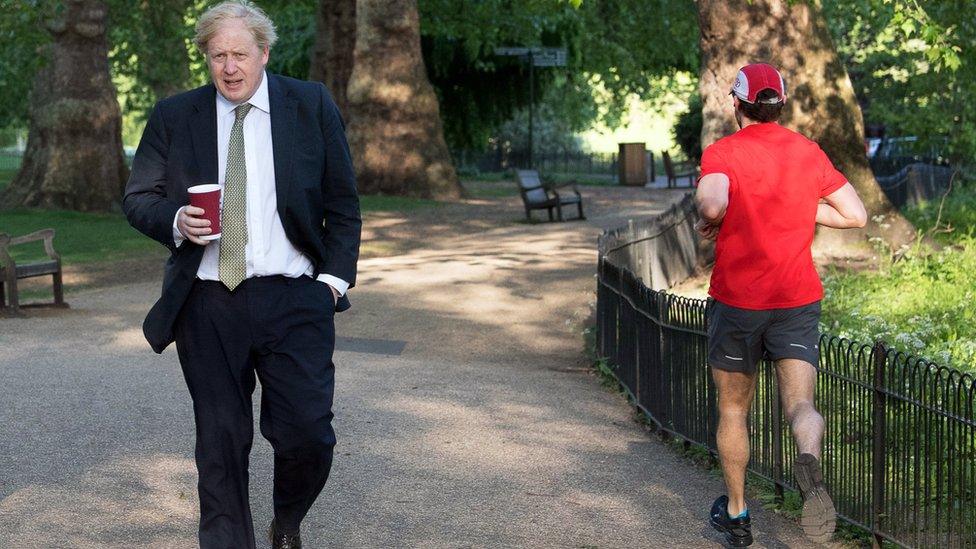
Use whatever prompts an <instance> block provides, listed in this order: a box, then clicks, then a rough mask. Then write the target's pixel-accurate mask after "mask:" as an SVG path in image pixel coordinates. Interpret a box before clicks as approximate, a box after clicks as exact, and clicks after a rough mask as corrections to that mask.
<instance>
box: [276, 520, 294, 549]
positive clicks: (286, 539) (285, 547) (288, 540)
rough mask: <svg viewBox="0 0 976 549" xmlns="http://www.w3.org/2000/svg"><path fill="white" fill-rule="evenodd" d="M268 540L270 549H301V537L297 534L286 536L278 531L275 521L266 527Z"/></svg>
mask: <svg viewBox="0 0 976 549" xmlns="http://www.w3.org/2000/svg"><path fill="white" fill-rule="evenodd" d="M268 539H270V540H271V548H272V549H302V536H301V534H300V533H299V532H295V533H294V534H287V533H285V532H281V531H279V530H278V527H277V524H275V521H273V520H272V521H271V526H269V527H268Z"/></svg>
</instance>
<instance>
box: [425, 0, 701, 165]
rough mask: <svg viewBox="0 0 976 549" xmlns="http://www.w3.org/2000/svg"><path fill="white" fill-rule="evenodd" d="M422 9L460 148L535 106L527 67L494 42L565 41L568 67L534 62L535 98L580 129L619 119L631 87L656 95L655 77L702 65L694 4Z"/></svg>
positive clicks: (623, 1) (488, 2)
mask: <svg viewBox="0 0 976 549" xmlns="http://www.w3.org/2000/svg"><path fill="white" fill-rule="evenodd" d="M420 11H421V34H422V35H423V45H424V55H425V62H426V64H427V71H428V74H429V75H430V78H431V81H432V83H433V84H434V86H435V87H436V88H437V90H438V95H439V98H440V99H441V111H442V115H443V116H442V118H443V119H444V124H445V135H446V138H447V140H448V143H449V145H450V146H451V147H452V148H483V147H485V146H486V145H487V144H488V139H489V138H490V137H491V136H492V135H493V134H494V132H495V131H496V130H497V129H498V128H499V127H500V125H501V124H502V123H504V122H505V121H507V120H510V119H511V118H512V117H513V116H514V115H516V113H518V112H521V111H525V110H527V109H526V106H527V104H528V101H529V85H528V81H527V80H528V76H529V74H528V73H529V71H528V68H527V67H526V66H525V64H524V63H522V62H521V61H519V60H518V59H517V58H505V57H498V56H496V55H495V54H494V51H495V48H496V47H502V46H529V47H534V46H545V47H565V48H566V49H567V57H568V58H567V67H565V68H560V67H549V68H542V69H538V70H536V71H535V86H536V98H537V101H540V102H543V101H544V102H545V103H546V104H547V105H548V106H549V110H550V112H551V113H552V116H553V119H558V120H559V121H560V124H562V125H564V126H566V127H567V128H570V129H573V130H579V129H582V128H584V127H586V126H588V125H589V124H590V123H592V122H593V121H594V120H601V121H604V122H607V123H608V125H616V123H617V122H619V120H620V117H621V116H622V115H623V114H624V113H626V110H627V99H628V96H629V95H630V94H633V93H636V94H638V95H644V96H646V95H649V94H653V93H657V91H658V89H657V88H656V87H654V86H653V85H652V78H653V77H656V76H660V75H662V74H663V75H669V74H674V73H676V72H678V71H682V70H687V71H692V72H697V63H698V43H697V41H698V28H697V15H696V12H695V8H694V6H693V5H692V4H691V3H689V2H673V1H666V0H653V1H648V0H603V1H600V2H596V1H585V0H584V1H575V2H567V1H565V0H528V1H525V2H519V3H512V2H510V1H508V0H484V1H481V2H467V1H464V0H427V1H422V2H421V3H420ZM649 37H654V38H653V39H649ZM598 86H599V87H600V88H602V89H603V90H604V91H605V93H604V94H602V96H601V95H600V94H596V93H594V90H595V89H596V88H597V87H598ZM523 116H524V115H523Z"/></svg>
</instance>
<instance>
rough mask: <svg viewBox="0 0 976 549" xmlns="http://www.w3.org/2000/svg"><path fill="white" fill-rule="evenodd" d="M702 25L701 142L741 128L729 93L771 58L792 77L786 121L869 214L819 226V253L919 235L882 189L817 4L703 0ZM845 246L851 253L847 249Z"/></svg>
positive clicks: (907, 239)
mask: <svg viewBox="0 0 976 549" xmlns="http://www.w3.org/2000/svg"><path fill="white" fill-rule="evenodd" d="M696 3H697V6H698V18H699V26H700V29H701V37H700V44H701V56H702V59H701V78H700V80H699V82H700V84H699V86H700V88H699V91H700V92H701V96H702V99H703V104H704V106H703V113H702V114H703V125H702V146H703V147H706V146H708V145H709V144H711V143H713V142H714V141H715V140H717V139H719V138H721V137H723V136H726V135H729V134H731V133H733V132H734V131H735V130H736V129H737V127H736V124H735V118H734V116H733V106H732V98H731V97H729V90H730V89H731V88H732V82H733V81H734V80H735V76H736V72H737V71H738V69H739V68H740V67H742V66H743V65H746V64H749V63H755V62H768V63H770V64H772V65H773V66H775V67H776V68H778V69H779V70H780V72H781V73H782V74H783V78H784V80H785V81H786V92H787V101H786V107H785V108H784V111H783V117H782V119H781V123H782V124H783V125H784V126H787V127H789V128H791V129H793V130H796V131H798V132H800V133H802V134H803V135H805V136H807V137H808V138H810V139H812V140H814V141H816V142H817V143H819V144H820V146H821V148H823V150H824V151H825V152H826V153H827V156H829V157H830V159H831V160H832V161H833V163H834V166H835V167H836V168H837V169H838V170H840V171H841V172H842V173H843V174H844V175H846V176H847V178H848V181H850V182H851V184H852V185H853V186H854V188H855V189H857V192H858V194H859V195H860V197H861V200H863V201H864V205H865V208H866V209H867V211H868V217H869V218H870V219H869V221H868V226H867V227H865V229H864V230H863V231H837V230H833V229H823V228H821V230H820V231H818V238H817V240H818V243H817V247H818V250H820V251H824V252H826V253H828V254H831V255H849V253H851V252H856V251H857V249H858V248H861V249H863V246H862V244H863V243H864V242H865V241H866V238H865V236H879V237H881V238H883V239H884V240H885V241H886V242H887V243H888V244H889V245H890V246H891V247H892V248H893V249H897V248H899V247H901V246H903V245H905V244H907V243H909V242H911V241H913V240H914V238H915V228H914V227H913V226H912V224H911V223H910V222H908V220H907V219H905V218H904V217H903V216H902V215H901V213H899V212H898V210H897V209H896V208H895V207H894V206H892V204H891V202H890V201H889V200H888V198H887V197H886V196H885V194H884V191H882V190H881V187H879V186H878V182H877V180H875V178H874V174H873V173H872V172H871V168H870V166H869V165H868V160H867V155H866V154H865V150H864V119H863V116H862V114H861V109H860V106H859V105H858V103H857V99H856V98H855V96H854V88H853V87H852V86H851V81H850V78H849V77H848V74H847V70H846V69H845V67H844V65H843V63H842V62H841V60H840V59H839V58H838V57H837V51H836V50H835V48H834V45H833V42H832V41H831V39H830V34H829V33H828V30H827V27H826V22H825V21H824V18H823V15H822V14H821V13H820V11H819V8H818V7H817V6H815V5H814V4H813V3H811V2H796V3H794V4H793V5H790V3H789V2H787V1H785V0H752V1H751V2H750V1H748V0H697V2H696ZM845 249H846V250H845Z"/></svg>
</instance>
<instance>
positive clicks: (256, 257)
mask: <svg viewBox="0 0 976 549" xmlns="http://www.w3.org/2000/svg"><path fill="white" fill-rule="evenodd" d="M247 103H250V104H251V110H250V111H249V112H248V114H247V116H246V117H245V118H244V128H243V129H244V160H245V164H246V168H247V250H246V254H247V277H248V278H251V277H254V276H270V275H284V276H287V277H291V278H297V277H299V276H302V275H309V276H311V275H312V274H313V272H314V266H313V265H312V262H311V261H310V260H309V259H308V258H307V257H305V255H304V254H302V253H301V252H300V251H298V249H297V248H295V246H294V245H293V244H292V243H291V241H290V240H288V237H287V236H285V229H284V227H283V226H282V225H281V218H280V217H279V216H278V196H277V194H275V172H274V149H273V147H272V143H271V106H270V101H269V99H268V75H267V74H264V75H263V76H262V77H261V84H260V85H259V86H258V89H257V91H255V92H254V95H253V96H252V97H251V98H250V99H249V100H247ZM236 107H237V105H235V104H234V103H231V102H230V101H228V100H227V99H226V98H224V96H222V95H221V94H220V92H219V91H218V92H217V170H218V172H217V184H218V185H220V186H221V187H223V186H224V178H225V174H226V172H227V149H228V147H229V145H230V130H231V128H232V127H233V126H234V118H235V115H234V109H235V108H236ZM182 211H183V208H180V210H179V211H178V212H177V213H176V218H175V219H173V240H175V241H176V245H177V246H179V245H181V244H182V243H183V240H185V238H184V236H183V235H182V234H181V233H180V231H179V229H178V228H177V224H176V222H177V219H179V216H180V212H182ZM219 257H220V239H217V240H213V241H211V242H210V244H208V245H207V247H206V248H205V249H204V252H203V259H202V260H201V261H200V268H199V269H198V270H197V278H199V279H201V280H220V277H219V275H218V269H217V264H218V259H219ZM317 279H318V280H319V281H320V282H324V283H326V284H328V285H330V286H332V287H333V288H335V289H336V291H338V292H339V295H342V294H345V293H346V290H348V289H349V283H348V282H346V281H344V280H342V279H340V278H338V277H335V276H332V275H329V274H320V275H319V276H318V278H317Z"/></svg>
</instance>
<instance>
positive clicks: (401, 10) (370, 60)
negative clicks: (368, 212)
mask: <svg viewBox="0 0 976 549" xmlns="http://www.w3.org/2000/svg"><path fill="white" fill-rule="evenodd" d="M346 97H347V100H348V102H349V105H348V109H349V112H350V119H351V122H350V125H349V144H350V147H351V149H352V154H353V163H354V165H355V167H356V174H357V176H358V180H359V185H360V189H361V190H362V191H363V192H366V193H384V194H396V195H407V196H418V197H424V198H457V197H459V196H460V195H461V185H460V183H459V182H458V177H457V173H456V172H455V170H454V165H453V164H452V163H451V157H450V155H449V154H448V151H447V144H446V143H445V142H444V130H443V127H442V125H441V118H440V108H439V105H438V100H437V96H436V95H435V94H434V88H433V86H431V84H430V81H429V80H428V79H427V72H426V69H425V68H424V61H423V57H422V56H421V52H420V19H419V16H418V14H417V2H416V0H360V1H359V2H358V3H357V5H356V49H355V55H354V64H353V70H352V75H351V76H350V79H349V86H348V88H347V90H346Z"/></svg>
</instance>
